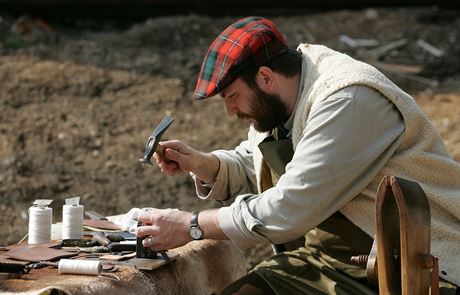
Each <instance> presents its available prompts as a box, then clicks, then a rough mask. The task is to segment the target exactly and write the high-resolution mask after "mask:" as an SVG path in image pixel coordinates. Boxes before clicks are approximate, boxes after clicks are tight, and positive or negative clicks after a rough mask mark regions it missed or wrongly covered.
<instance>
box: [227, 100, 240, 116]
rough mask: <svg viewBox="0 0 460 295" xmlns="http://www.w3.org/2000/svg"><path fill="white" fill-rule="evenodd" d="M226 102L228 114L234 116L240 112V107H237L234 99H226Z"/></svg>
mask: <svg viewBox="0 0 460 295" xmlns="http://www.w3.org/2000/svg"><path fill="white" fill-rule="evenodd" d="M224 102H225V108H226V109H227V115H229V116H233V115H236V114H237V113H238V108H237V107H236V104H235V102H234V101H233V100H231V99H224Z"/></svg>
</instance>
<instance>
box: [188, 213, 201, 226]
mask: <svg viewBox="0 0 460 295" xmlns="http://www.w3.org/2000/svg"><path fill="white" fill-rule="evenodd" d="M199 214H200V212H196V211H195V212H193V213H192V219H191V220H190V227H198V215H199Z"/></svg>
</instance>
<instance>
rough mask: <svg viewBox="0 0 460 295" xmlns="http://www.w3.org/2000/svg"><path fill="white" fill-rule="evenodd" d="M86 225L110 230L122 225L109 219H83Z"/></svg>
mask: <svg viewBox="0 0 460 295" xmlns="http://www.w3.org/2000/svg"><path fill="white" fill-rule="evenodd" d="M83 225H84V226H91V227H95V228H98V229H108V230H120V227H119V226H118V225H116V224H115V223H113V222H112V221H109V220H92V219H85V220H84V221H83Z"/></svg>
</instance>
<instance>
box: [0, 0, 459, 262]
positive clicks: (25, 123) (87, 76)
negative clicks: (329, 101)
mask: <svg viewBox="0 0 460 295" xmlns="http://www.w3.org/2000/svg"><path fill="white" fill-rule="evenodd" d="M447 2H448V1H445V2H439V1H358V0H356V1H347V2H346V3H343V1H333V0H322V1H300V0H296V1H294V0H292V1H281V2H280V1H269V0H268V1H267V0H265V1H252V2H248V1H238V0H235V1H231V2H224V1H220V2H216V1H180V0H174V1H154V0H150V1H149V0H130V1H127V0H110V1H94V0H93V1H90V0H85V1H83V0H80V1H76V0H0V200H1V201H0V224H1V231H0V246H1V245H7V244H11V243H15V242H18V241H19V240H20V239H21V238H22V237H23V236H24V235H25V234H26V233H27V224H28V212H27V210H28V208H29V207H30V206H31V205H32V203H33V201H34V200H35V199H40V198H42V199H53V200H54V202H53V204H52V205H51V207H52V208H53V210H54V219H53V221H54V222H58V221H61V214H62V211H61V210H62V205H63V203H64V201H63V200H64V199H65V198H68V197H75V196H79V197H81V203H82V204H84V206H85V209H86V210H95V211H98V212H100V213H102V214H104V215H114V214H120V213H124V212H127V211H128V210H129V209H130V208H132V207H158V208H180V209H184V210H190V211H191V210H201V209H205V208H211V207H216V206H217V203H213V202H211V201H203V200H199V199H198V198H196V197H195V192H194V187H193V183H192V181H191V178H190V177H189V176H188V175H181V176H178V177H167V176H165V175H163V174H162V173H161V172H160V170H159V169H158V168H157V167H156V166H153V167H146V166H143V165H141V164H140V163H139V161H138V159H139V158H141V157H142V156H143V150H144V144H145V141H146V139H147V137H148V136H149V135H150V133H151V132H152V130H153V128H154V127H155V126H156V125H157V124H158V123H159V122H160V120H161V118H162V117H163V116H164V115H165V114H167V115H171V116H172V117H173V118H174V119H175V122H174V123H173V124H172V126H171V127H170V128H169V130H168V131H167V133H166V134H165V136H164V138H165V139H180V140H182V141H184V142H186V143H188V144H189V145H191V146H192V147H194V148H196V149H200V150H203V151H212V150H214V149H231V148H233V147H234V146H236V145H237V144H238V143H239V142H240V141H241V140H244V138H245V137H246V132H247V126H246V125H245V124H244V123H242V122H239V121H238V120H237V119H236V118H228V117H227V116H226V113H225V109H224V105H223V103H222V101H221V100H219V99H218V98H212V99H208V100H206V101H200V102H196V101H192V99H191V97H192V91H193V90H194V86H195V82H196V77H197V75H198V72H199V70H200V64H201V59H202V57H203V56H204V53H205V50H206V49H207V47H208V46H209V44H210V42H211V41H212V40H213V39H214V38H215V37H216V36H217V35H218V34H219V33H220V32H221V31H222V30H223V29H225V28H226V27H227V26H228V25H229V24H231V23H232V22H234V21H235V20H237V19H239V18H241V17H244V16H248V15H261V16H266V17H268V18H270V19H271V20H273V21H274V22H275V23H276V24H277V25H278V27H279V28H280V30H281V32H282V33H283V34H284V36H285V37H286V39H287V41H288V43H289V44H290V46H292V47H294V48H295V47H296V46H297V45H298V44H299V43H301V42H303V43H305V42H306V43H315V44H324V45H327V46H329V47H331V48H333V49H335V50H339V51H342V52H345V53H347V54H349V55H351V56H353V57H354V58H356V59H359V60H362V61H365V62H368V63H370V64H373V65H374V66H376V67H377V68H379V69H380V70H382V71H383V72H384V73H385V74H386V75H388V76H389V77H390V78H391V79H392V80H393V81H394V82H395V83H396V84H398V85H399V86H400V87H401V88H402V89H404V90H405V91H406V92H408V93H409V94H411V95H412V96H414V98H415V99H416V100H417V102H418V103H419V104H420V106H421V107H422V109H423V110H424V111H425V112H426V114H427V115H428V116H429V117H430V118H431V119H432V121H433V122H434V124H435V125H436V127H437V128H438V130H439V132H440V133H441V136H442V137H443V140H444V142H445V143H446V145H447V147H448V149H449V151H450V152H451V154H452V155H453V157H454V158H455V159H456V160H457V161H460V132H459V130H460V86H459V85H460V42H459V40H460V11H459V10H456V9H455V8H452V7H449V3H447ZM269 253H270V248H269V247H266V246H258V247H256V248H253V249H250V250H248V251H247V256H248V266H250V265H252V264H254V263H256V262H257V261H259V260H260V259H262V258H263V257H265V256H267V255H269Z"/></svg>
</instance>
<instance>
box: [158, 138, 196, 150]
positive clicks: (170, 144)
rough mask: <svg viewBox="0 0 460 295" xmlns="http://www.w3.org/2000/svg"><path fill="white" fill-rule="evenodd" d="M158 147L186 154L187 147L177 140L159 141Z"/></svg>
mask: <svg viewBox="0 0 460 295" xmlns="http://www.w3.org/2000/svg"><path fill="white" fill-rule="evenodd" d="M159 145H161V146H162V147H163V148H165V149H166V148H170V149H173V150H176V151H178V152H180V153H186V152H187V150H188V149H189V147H188V146H187V145H186V144H184V143H183V142H181V141H179V140H168V141H160V142H159Z"/></svg>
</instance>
